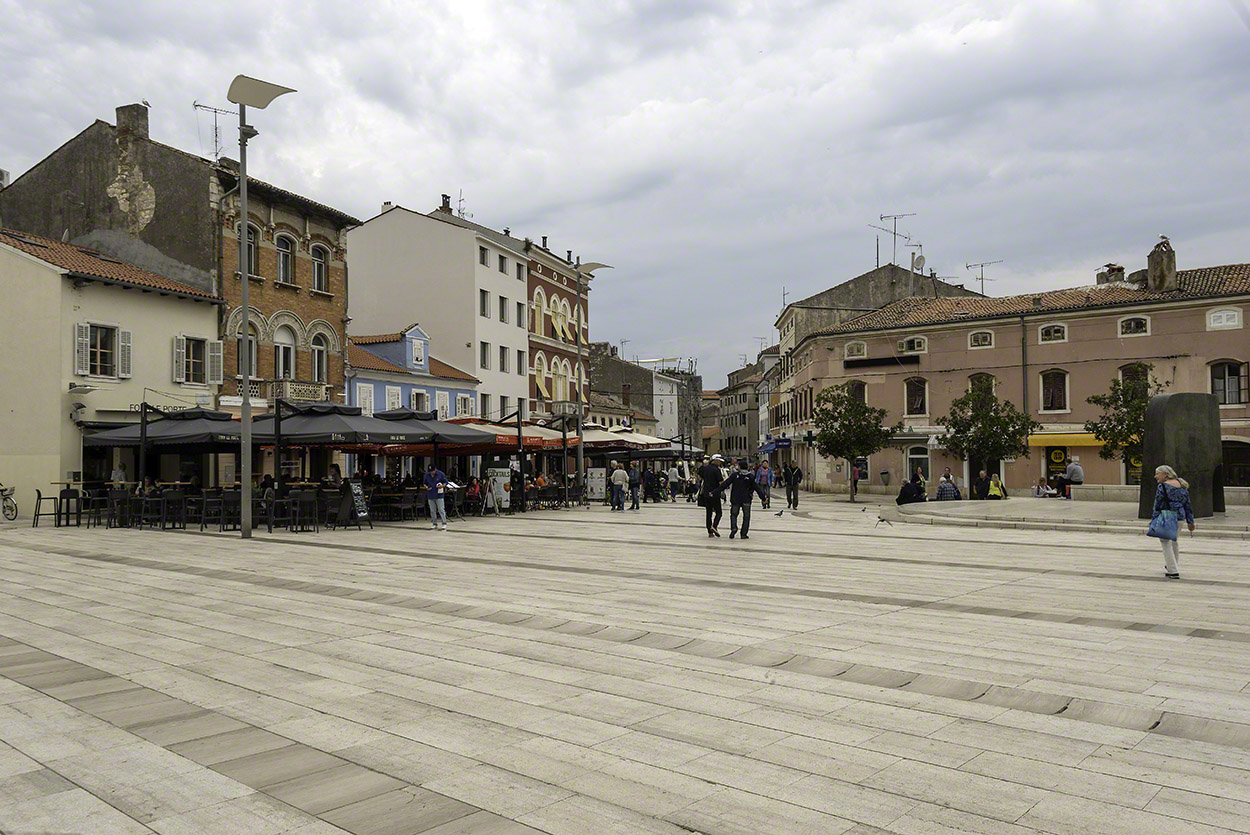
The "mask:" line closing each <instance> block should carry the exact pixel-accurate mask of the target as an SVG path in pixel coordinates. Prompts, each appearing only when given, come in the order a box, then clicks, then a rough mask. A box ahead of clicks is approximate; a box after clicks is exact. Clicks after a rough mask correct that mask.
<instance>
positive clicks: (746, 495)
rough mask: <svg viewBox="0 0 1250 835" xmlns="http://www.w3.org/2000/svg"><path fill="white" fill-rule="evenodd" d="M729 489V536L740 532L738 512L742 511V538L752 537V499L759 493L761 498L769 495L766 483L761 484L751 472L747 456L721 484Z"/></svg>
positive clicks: (739, 461) (740, 460)
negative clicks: (766, 491) (766, 490)
mask: <svg viewBox="0 0 1250 835" xmlns="http://www.w3.org/2000/svg"><path fill="white" fill-rule="evenodd" d="M721 488H722V489H727V490H728V491H729V538H730V539H733V538H734V536H736V535H737V533H738V513H739V511H741V513H742V538H743V539H750V538H751V537H750V533H751V499H752V497H753V496H754V495H755V494H757V493H758V494H759V497H760V499H761V500H763V498H764V496H765V495H767V494H766V493H765V492H764V490H765V488H764V485H762V484H760V482H759V481H758V480H757V476H755V475H754V474H753V473H752V472H751V466H750V465H749V464H748V463H747V460H746V459H745V458H741V459H739V460H738V469H737V470H735V471H734V472H732V473H730V474H729V478H728V479H727V480H726V481H725V483H724V484H723V485H721Z"/></svg>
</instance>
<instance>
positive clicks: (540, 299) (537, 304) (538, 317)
mask: <svg viewBox="0 0 1250 835" xmlns="http://www.w3.org/2000/svg"><path fill="white" fill-rule="evenodd" d="M546 315H547V294H546V293H544V292H543V288H541V287H537V288H535V289H534V333H536V334H537V335H539V336H546V335H547V334H546V333H544V332H543V317H544V316H546Z"/></svg>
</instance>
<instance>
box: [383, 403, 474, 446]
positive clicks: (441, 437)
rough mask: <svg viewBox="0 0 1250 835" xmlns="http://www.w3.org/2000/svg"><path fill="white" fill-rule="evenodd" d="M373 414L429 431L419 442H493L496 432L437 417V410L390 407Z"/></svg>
mask: <svg viewBox="0 0 1250 835" xmlns="http://www.w3.org/2000/svg"><path fill="white" fill-rule="evenodd" d="M373 416H374V417H376V418H378V419H380V420H385V421H389V422H391V423H394V424H395V425H396V426H403V427H406V428H410V429H413V430H416V431H421V432H428V433H430V437H428V438H426V439H425V440H424V441H418V442H417V443H429V442H431V441H433V442H434V443H436V444H448V445H455V444H463V445H471V444H493V443H494V442H495V433H494V432H491V431H483V430H481V429H474V428H473V427H472V426H466V425H462V424H459V423H448V422H447V421H444V420H438V419H437V412H414V411H413V410H412V409H403V408H400V409H388V410H387V411H385V412H374V413H373Z"/></svg>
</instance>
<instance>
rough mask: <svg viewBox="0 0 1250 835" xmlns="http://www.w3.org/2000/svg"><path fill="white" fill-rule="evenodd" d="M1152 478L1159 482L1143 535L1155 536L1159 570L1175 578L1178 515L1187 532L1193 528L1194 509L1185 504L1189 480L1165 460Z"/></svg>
mask: <svg viewBox="0 0 1250 835" xmlns="http://www.w3.org/2000/svg"><path fill="white" fill-rule="evenodd" d="M1155 481H1157V482H1159V487H1158V488H1157V489H1156V490H1155V506H1154V511H1153V512H1152V513H1151V514H1150V530H1149V531H1147V535H1148V536H1154V537H1158V538H1159V542H1160V543H1161V544H1162V545H1163V573H1164V574H1165V575H1166V576H1167V578H1168V579H1170V580H1179V579H1180V578H1181V567H1180V558H1181V557H1180V552H1179V551H1177V549H1176V538H1177V535H1178V532H1179V529H1180V524H1179V523H1180V519H1181V517H1184V519H1185V522H1186V523H1188V525H1189V530H1190V533H1192V532H1193V530H1194V509H1193V507H1192V506H1191V505H1190V504H1189V482H1187V481H1185V479H1183V478H1181V477H1180V476H1178V475H1177V474H1176V470H1174V469H1172V468H1171V467H1169V466H1168V465H1167V464H1163V465H1162V466H1159V467H1156V468H1155Z"/></svg>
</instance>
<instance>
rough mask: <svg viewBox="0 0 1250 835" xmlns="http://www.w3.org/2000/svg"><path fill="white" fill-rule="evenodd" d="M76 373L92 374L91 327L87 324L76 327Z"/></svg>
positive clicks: (78, 324) (82, 323) (80, 323)
mask: <svg viewBox="0 0 1250 835" xmlns="http://www.w3.org/2000/svg"><path fill="white" fill-rule="evenodd" d="M74 373H75V374H78V375H80V376H85V375H87V374H90V373H91V325H88V324H87V323H86V322H79V323H77V324H76V325H74Z"/></svg>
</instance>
